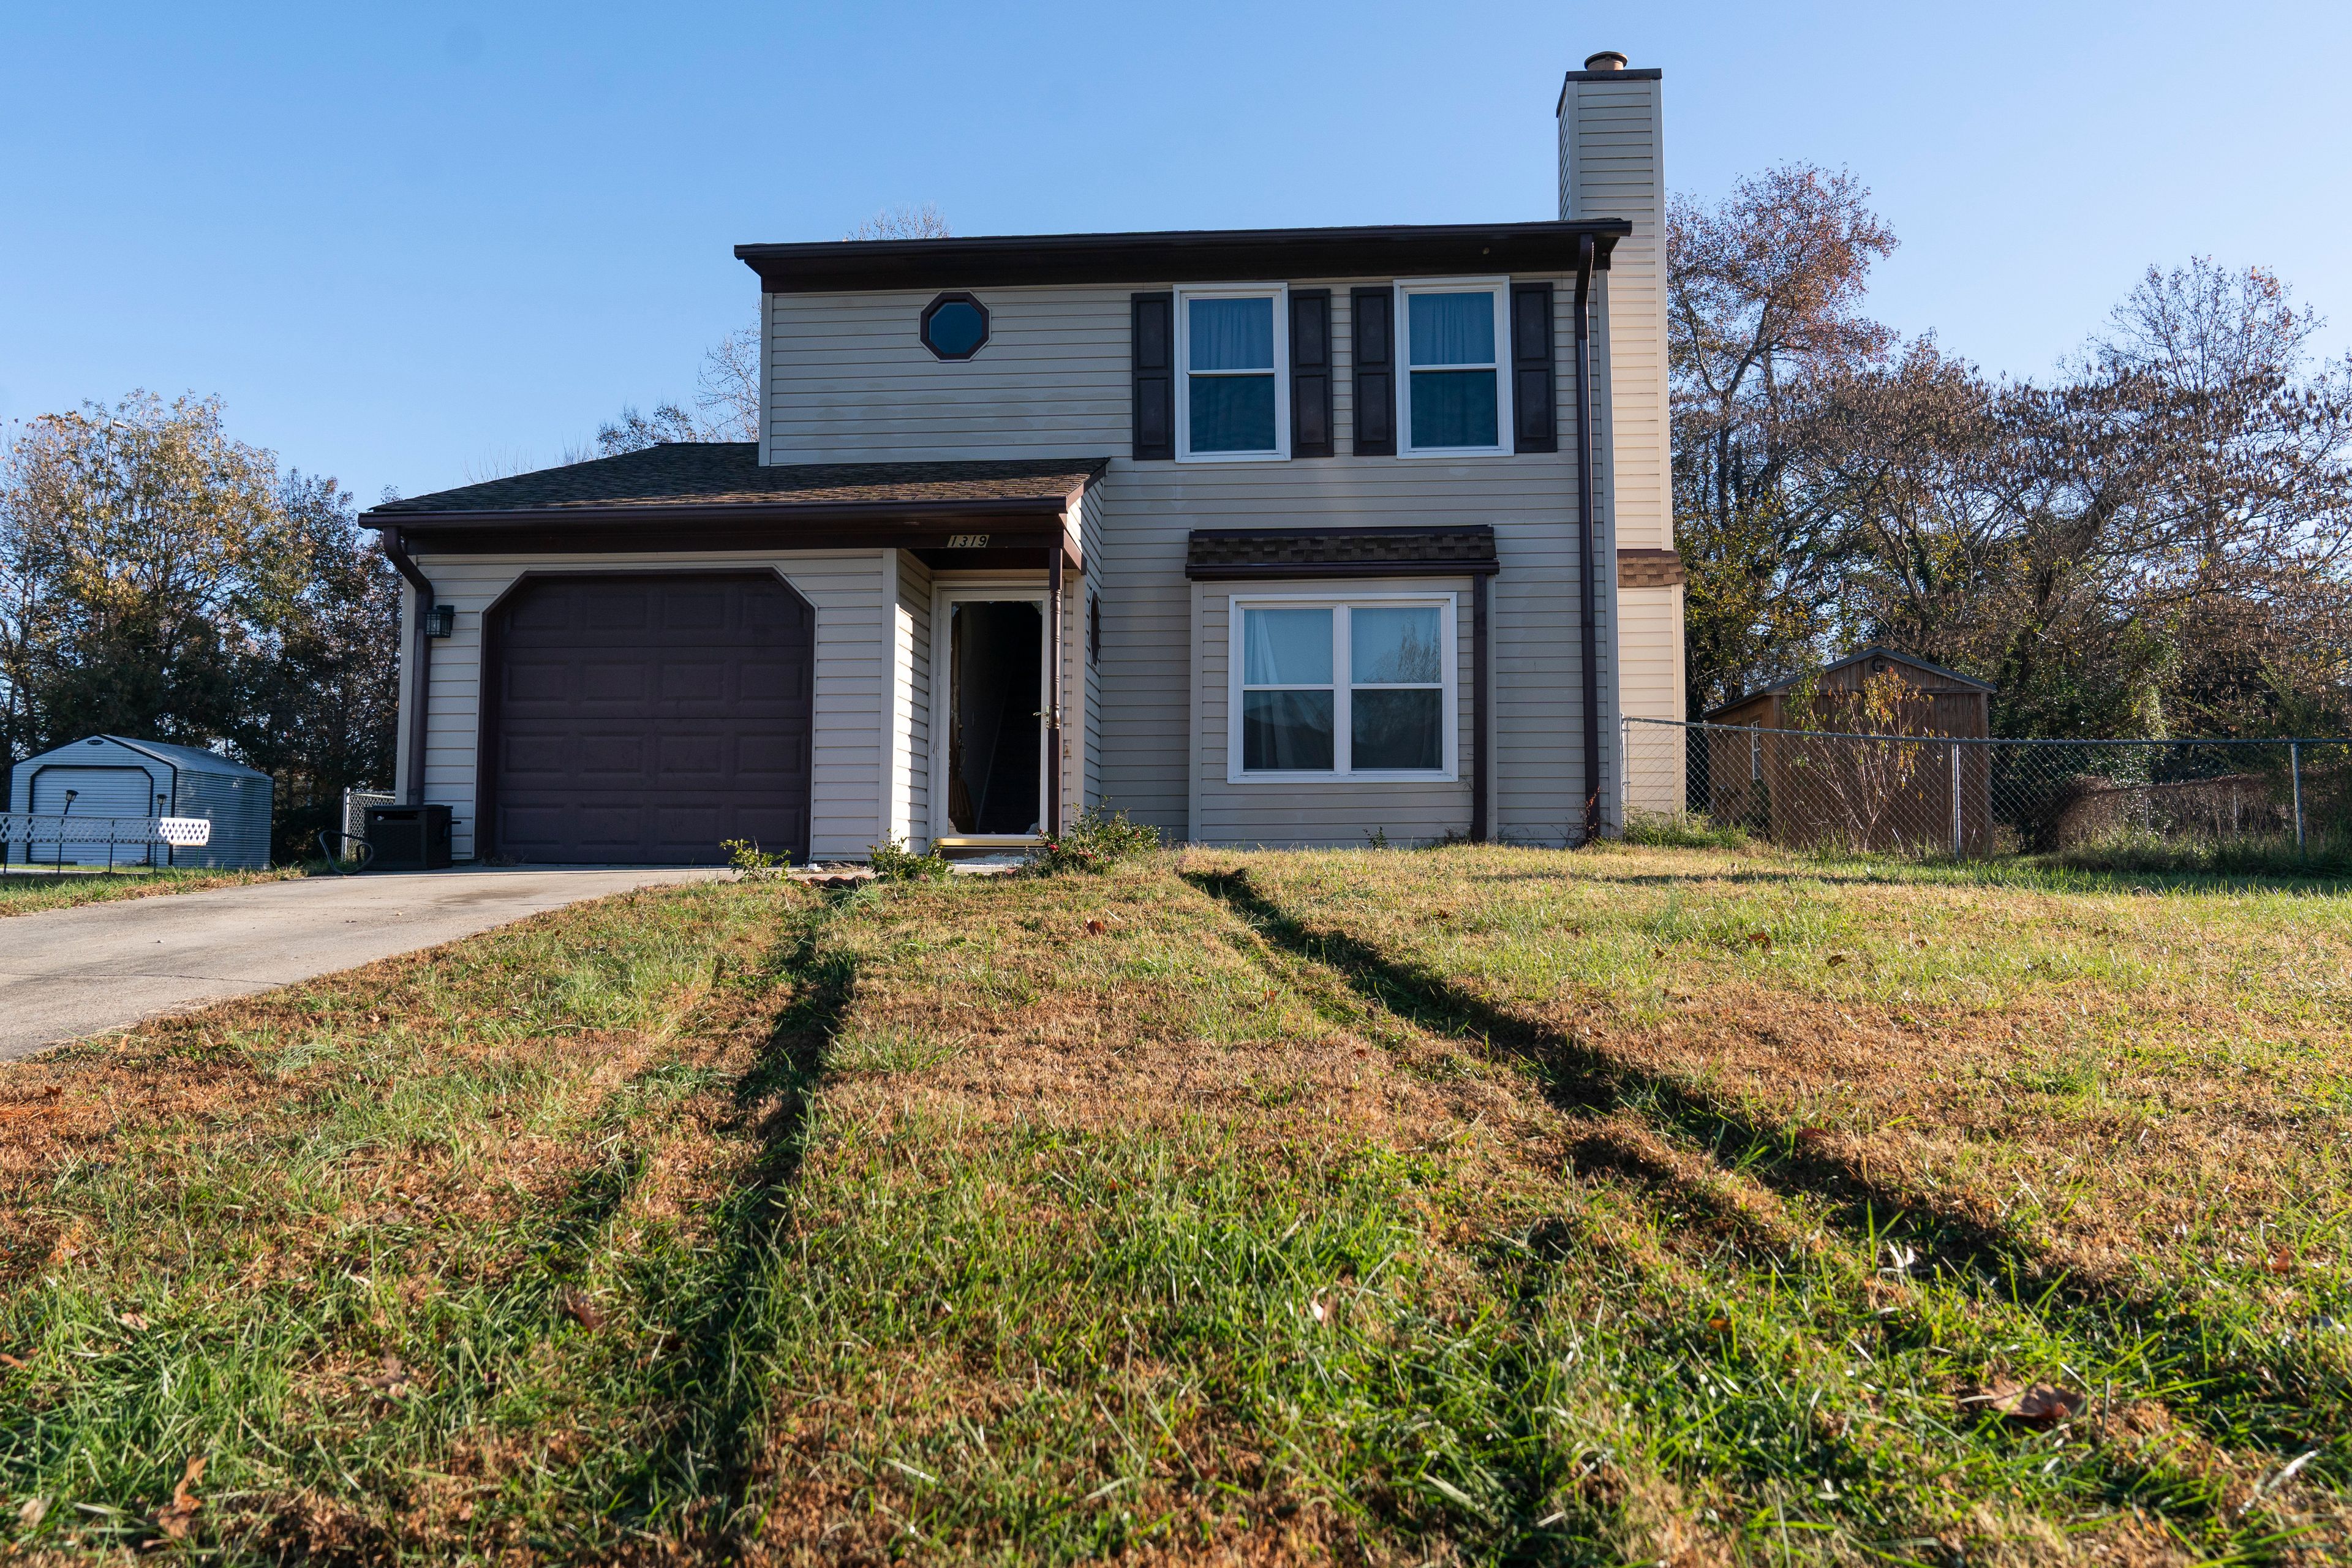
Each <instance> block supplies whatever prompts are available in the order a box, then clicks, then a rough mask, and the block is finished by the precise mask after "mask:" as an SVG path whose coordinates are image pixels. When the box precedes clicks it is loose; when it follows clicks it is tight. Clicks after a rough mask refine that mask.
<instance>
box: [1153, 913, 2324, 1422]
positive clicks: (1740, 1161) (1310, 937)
mask: <svg viewBox="0 0 2352 1568" xmlns="http://www.w3.org/2000/svg"><path fill="white" fill-rule="evenodd" d="M1183 876H1184V879H1185V880H1186V881H1188V882H1190V883H1192V886H1194V887H1195V888H1198V889H1201V890H1202V892H1204V893H1207V894H1208V895H1209V896H1210V897H1212V898H1214V899H1216V900H1219V901H1220V902H1222V903H1223V904H1224V905H1225V906H1226V907H1227V908H1229V909H1231V910H1233V911H1234V913H1235V914H1236V915H1238V916H1240V917H1241V918H1242V919H1243V920H1244V921H1246V922H1247V923H1248V924H1249V925H1250V927H1251V928H1252V929H1253V930H1255V931H1257V932H1258V933H1259V934H1260V935H1261V936H1263V937H1265V939H1266V940H1267V941H1268V942H1272V943H1274V944H1275V945H1276V946H1278V947H1280V948H1283V949H1285V950H1286V951H1287V952H1292V953H1295V954H1297V956H1299V957H1301V958H1304V959H1307V960H1308V961H1309V962H1312V963H1318V964H1319V965H1321V966H1323V967H1324V968H1325V969H1327V970H1328V971H1330V972H1331V973H1334V974H1336V975H1338V976H1339V978H1340V979H1341V980H1342V981H1344V982H1345V983H1346V984H1348V985H1349V987H1350V988H1352V989H1353V990H1354V991H1356V992H1357V993H1358V994H1360V995H1361V996H1363V997H1365V998H1366V999H1368V1000H1369V1001H1370V1002H1371V1003H1373V1004H1374V1005H1377V1006H1380V1007H1381V1008H1382V1009H1384V1010H1386V1011H1387V1012H1389V1013H1391V1014H1393V1015H1394V1016H1397V1017H1399V1018H1401V1019H1403V1020H1405V1021H1406V1022H1408V1023H1411V1024H1412V1025H1414V1026H1418V1027H1420V1028H1422V1029H1423V1030H1426V1031H1428V1032H1431V1033H1433V1034H1440V1035H1444V1036H1448V1037H1453V1038H1454V1039H1459V1040H1465V1041H1470V1042H1475V1043H1478V1044H1481V1045H1484V1046H1486V1047H1491V1048H1493V1049H1496V1050H1499V1051H1501V1052H1503V1053H1505V1054H1506V1055H1508V1056H1511V1057H1514V1058H1517V1059H1518V1060H1519V1061H1521V1062H1523V1063H1525V1064H1526V1065H1527V1066H1528V1067H1529V1068H1532V1069H1533V1070H1534V1071H1535V1072H1536V1073H1537V1074H1538V1076H1539V1078H1540V1080H1541V1081H1542V1083H1543V1085H1544V1087H1545V1089H1546V1090H1547V1094H1548V1098H1549V1099H1550V1100H1552V1102H1553V1103H1554V1104H1555V1105H1557V1106H1559V1108H1560V1109H1562V1110H1568V1111H1570V1112H1580V1113H1591V1114H1595V1115H1600V1116H1605V1115H1607V1114H1608V1113H1610V1112H1612V1111H1614V1110H1630V1111H1632V1112H1633V1113H1634V1114H1636V1115H1640V1116H1644V1117H1646V1118H1648V1119H1649V1120H1650V1121H1652V1122H1654V1123H1655V1124H1660V1125H1663V1126H1664V1127H1666V1128H1668V1129H1671V1130H1672V1131H1675V1132H1678V1133H1680V1134H1681V1135H1682V1136H1683V1137H1684V1138H1685V1139H1687V1140H1689V1141H1690V1142H1693V1143H1696V1145H1698V1146H1699V1147H1700V1148H1702V1149H1704V1150H1706V1152H1708V1154H1709V1155H1710V1156H1711V1157H1712V1158H1713V1159H1714V1160H1715V1161H1716V1162H1717V1163H1718V1164H1719V1165H1721V1166H1722V1167H1724V1168H1726V1169H1730V1170H1742V1171H1746V1172H1747V1173H1748V1174H1750V1175H1751V1176H1753V1177H1754V1178H1755V1179H1756V1180H1757V1181H1759V1182H1760V1183H1762V1184H1764V1185H1766V1186H1767V1187H1769V1188H1770V1189H1772V1190H1773V1191H1775V1192H1777V1193H1780V1194H1783V1195H1793V1194H1805V1195H1808V1196H1811V1197H1812V1198H1814V1199H1816V1200H1818V1201H1819V1202H1821V1203H1822V1205H1825V1207H1826V1210H1827V1214H1826V1216H1825V1217H1827V1218H1828V1219H1829V1220H1830V1222H1831V1223H1832V1224H1833V1225H1835V1226H1838V1227H1839V1228H1840V1229H1842V1230H1843V1231H1844V1232H1845V1233H1846V1235H1847V1236H1848V1237H1850V1238H1851V1239H1853V1240H1855V1241H1862V1240H1865V1239H1867V1240H1869V1241H1871V1242H1873V1243H1878V1242H1884V1241H1886V1240H1888V1239H1890V1238H1893V1237H1898V1236H1899V1237H1904V1238H1905V1239H1906V1240H1909V1241H1911V1242H1913V1243H1915V1244H1916V1246H1917V1248H1918V1250H1919V1251H1920V1252H1921V1253H1923V1254H1925V1255H1926V1256H1925V1258H1923V1260H1922V1261H1924V1262H1925V1263H1926V1264H1927V1266H1928V1267H1929V1268H1931V1269H1932V1270H1933V1271H1934V1274H1935V1275H1936V1276H1938V1277H1940V1278H1942V1279H1945V1280H1946V1281H1948V1283H1949V1284H1950V1285H1951V1286H1952V1287H1953V1288H1955V1289H1958V1290H1960V1291H1961V1292H1963V1293H1965V1294H1967V1295H1969V1296H1973V1297H1976V1298H1978V1299H1980V1300H1990V1301H1993V1302H1997V1303H2000V1304H2002V1305H2005V1306H2011V1307H2015V1308H2018V1309H2021V1310H2024V1311H2026V1312H2027V1313H2028V1314H2030V1315H2031V1316H2032V1317H2035V1318H2037V1319H2042V1320H2044V1321H2045V1325H2046V1326H2048V1327H2052V1328H2056V1327H2058V1326H2059V1325H2058V1323H2057V1322H2056V1321H2053V1320H2052V1310H2053V1309H2056V1310H2058V1311H2059V1312H2061V1313H2065V1314H2078V1315H2079V1316H2080V1318H2081V1319H2082V1320H2083V1321H2084V1330H2085V1331H2087V1332H2088V1333H2090V1334H2091V1335H2092V1337H2094V1338H2096V1339H2099V1340H2104V1341H2105V1342H2109V1343H2112V1344H2114V1345H2117V1346H2125V1347H2129V1346H2135V1345H2136V1346H2137V1347H2138V1351H2139V1352H2144V1353H2145V1356H2146V1358H2147V1364H2149V1365H2150V1366H2151V1368H2153V1367H2154V1366H2157V1365H2164V1366H2168V1368H2169V1369H2170V1370H2171V1373H2172V1374H2173V1375H2174V1376H2176V1377H2178V1378H2179V1382H2178V1383H2177V1384H2175V1386H2176V1388H2177V1389H2179V1391H2181V1392H2182V1393H2184V1394H2187V1395H2188V1397H2187V1400H2186V1402H2185V1403H2184V1404H2181V1405H2176V1406H2175V1413H2176V1414H2178V1415H2183V1416H2185V1417H2186V1418H2188V1419H2189V1421H2191V1422H2192V1423H2195V1424H2197V1425H2199V1426H2205V1427H2206V1428H2207V1429H2208V1430H2209V1432H2211V1433H2213V1434H2214V1436H2216V1437H2217V1438H2219V1437H2222V1436H2225V1435H2226V1436H2228V1437H2230V1438H2231V1439H2233V1440H2247V1439H2251V1440H2253V1441H2256V1442H2260V1443H2263V1444H2266V1445H2270V1446H2280V1445H2285V1444H2294V1443H2302V1442H2305V1441H2306V1440H2308V1439H2309V1438H2310V1437H2311V1436H2313V1434H2314V1432H2315V1430H2317V1429H2319V1428H2320V1427H2321V1426H2324V1424H2325V1423H2326V1421H2328V1420H2330V1419H2332V1418H2333V1417H2334V1415H2335V1414H2336V1413H2337V1412H2340V1411H2342V1410H2343V1409H2344V1408H2345V1406H2346V1394H2345V1392H2344V1390H2343V1385H2342V1384H2335V1385H2333V1386H2332V1387H2328V1388H2320V1387H2314V1386H2312V1385H2311V1384H2310V1383H2309V1381H2308V1379H2307V1378H2305V1376H2304V1375H2303V1374H2302V1373H2299V1372H2298V1371H2297V1370H2296V1369H2295V1368H2294V1366H2293V1365H2292V1364H2291V1363H2292V1362H2293V1357H2292V1355H2291V1354H2290V1352H2289V1351H2288V1349H2287V1348H2286V1345H2285V1343H2284V1342H2277V1343H2276V1344H2275V1345H2274V1346H2265V1347H2263V1348H2259V1349H2258V1348H2256V1347H2255V1346H2253V1345H2251V1344H2248V1343H2247V1342H2244V1341H2242V1340H2241V1341H2240V1342H2238V1343H2237V1344H2236V1345H2234V1346H2232V1345H2230V1344H2228V1343H2226V1342H2222V1341H2220V1340H2217V1339H2216V1338H2215V1336H2214V1335H2212V1334H2211V1333H2210V1331H2209V1327H2208V1325H2205V1324H2204V1323H2203V1322H2202V1321H2201V1319H2200V1307H2199V1304H2198V1303H2197V1302H2196V1301H2195V1300H2192V1299H2190V1298H2189V1296H2187V1295H2175V1294H2173V1293H2172V1292H2170V1291H2159V1292H2158V1293H2157V1294H2155V1295H2150V1294H2147V1293H2146V1292H2144V1291H2141V1290H2137V1289H2132V1288H2130V1287H2129V1286H2127V1285H2126V1284H2125V1283H2123V1282H2122V1281H2119V1280H2116V1279H2109V1278H2095V1277H2087V1276H2084V1275H2082V1274H2080V1273H2077V1272H2072V1271H2069V1270H2068V1269H2066V1268H2063V1266H2061V1265H2059V1264H2057V1263H2056V1262H2054V1261H2053V1259H2051V1258H2048V1257H2046V1256H2042V1255H2041V1254H2040V1253H2039V1252H2038V1250H2037V1249H2036V1248H2034V1247H2032V1244H2031V1243H2028V1242H2024V1241H2022V1240H2021V1239H2020V1238H2018V1237H2013V1236H2010V1235H2006V1234H2003V1233H2002V1232H2000V1231H1999V1230H1997V1229H1995V1228H1993V1227H1991V1226H1986V1225H1984V1224H1982V1223H1980V1222H1979V1221H1978V1220H1977V1219H1975V1218H1974V1217H1973V1216H1971V1215H1968V1214H1966V1213H1963V1212H1959V1211H1958V1210H1956V1209H1954V1208H1951V1207H1948V1206H1942V1205H1937V1204H1935V1203H1934V1202H1933V1201H1932V1200H1925V1199H1923V1198H1922V1197H1921V1196H1920V1194H1916V1193H1912V1192H1906V1191H1904V1190H1902V1189H1900V1188H1897V1187H1895V1186H1892V1185H1889V1184H1886V1183H1885V1182H1882V1181H1879V1180H1877V1179H1875V1178H1874V1177H1872V1176H1870V1175H1869V1174H1868V1173H1866V1172H1865V1171H1864V1170H1863V1169H1862V1168H1860V1167H1859V1166H1857V1165H1855V1164H1853V1163H1849V1162H1847V1161H1845V1160H1843V1159H1840V1158H1838V1157H1836V1156H1835V1155H1832V1154H1830V1153H1828V1152H1822V1151H1819V1150H1814V1149H1810V1148H1808V1147H1806V1146H1805V1144H1804V1143H1803V1142H1801V1141H1800V1140H1799V1138H1798V1132H1799V1131H1800V1129H1798V1128H1795V1127H1793V1126H1789V1125H1785V1124H1780V1123H1773V1122H1768V1121H1763V1120H1760V1119H1758V1118H1756V1117H1754V1116H1751V1115H1749V1114H1748V1112H1747V1111H1746V1110H1743V1109H1742V1108H1739V1107H1738V1106H1734V1105H1730V1104H1727V1103H1725V1102H1724V1101H1722V1100H1718V1099H1717V1098H1715V1097H1713V1096H1710V1095H1707V1094H1706V1093H1704V1092H1703V1091H1700V1090H1698V1089H1694V1088H1692V1087H1691V1086H1689V1085H1687V1084H1684V1083H1681V1082H1678V1081H1676V1080H1675V1079H1670V1078H1667V1077H1664V1076H1663V1075H1661V1074H1658V1073H1654V1072H1650V1071H1647V1070H1644V1069H1643V1068H1638V1067H1635V1066H1633V1064H1631V1063H1628V1062H1624V1061H1621V1060H1618V1059H1616V1058H1612V1057H1610V1056H1609V1055H1607V1054H1606V1053H1605V1052H1603V1051H1601V1049H1599V1048H1597V1047H1594V1046H1592V1045H1591V1044H1589V1043H1587V1042H1586V1041H1584V1040H1582V1039H1580V1038H1577V1037H1574V1036H1572V1035H1568V1034H1563V1033H1562V1032H1560V1031H1559V1030H1558V1029H1556V1028H1553V1027H1551V1026H1549V1025H1546V1024H1544V1023H1541V1022H1539V1021H1538V1020H1536V1019H1532V1018H1529V1017H1527V1016H1522V1015H1520V1014H1517V1013H1514V1012H1512V1011H1510V1010H1508V1009H1507V1008H1504V1007H1499V1006H1497V1005H1495V1004H1493V1003H1491V1002H1489V1001H1487V1000H1486V999H1485V998H1483V997H1481V996H1479V995H1477V994H1475V993H1474V992H1472V991H1470V990H1469V989H1468V988H1467V987H1465V986H1464V985H1462V984H1459V983H1457V982H1456V981H1454V979H1452V978H1451V977H1450V976H1447V975H1445V974H1443V973H1437V972H1435V971H1433V970H1430V969H1428V968H1425V967H1423V966H1422V965H1419V964H1416V963H1410V962H1407V961H1405V960H1402V959H1399V958H1396V957H1394V956H1391V954H1389V953H1386V952H1382V951H1381V949H1380V948H1378V947H1377V946H1375V945H1373V944H1372V943H1370V942H1366V941H1364V940H1362V939H1361V938H1360V937H1356V936H1351V935H1349V933H1347V932H1345V931H1337V930H1334V929H1332V928H1330V927H1328V926H1310V925H1308V924H1307V922H1305V921H1302V920H1300V919H1299V918H1298V917H1297V915H1294V914H1292V913H1291V912H1290V911H1288V910H1285V909H1283V908H1282V907H1281V906H1280V905H1278V904H1276V903H1275V902H1274V901H1273V900H1270V899H1268V898H1267V897H1266V896H1265V894H1264V893H1262V892H1260V891H1259V890H1258V889H1256V888H1255V886H1253V885H1252V883H1251V881H1250V879H1249V874H1248V873H1247V872H1246V871H1243V870H1233V871H1222V872H1218V871H1190V872H1185V873H1183ZM1573 1157H1574V1158H1575V1159H1576V1160H1577V1162H1578V1163H1580V1164H1588V1165H1607V1166H1611V1167H1612V1168H1614V1169H1616V1170H1618V1171H1619V1172H1621V1173H1623V1174H1626V1175H1629V1176H1632V1177H1633V1178H1634V1179H1636V1180H1639V1181H1643V1182H1645V1183H1649V1184H1657V1185H1663V1186H1670V1187H1671V1189H1672V1190H1673V1192H1674V1194H1675V1201H1676V1202H1677V1203H1678V1204H1683V1205H1688V1207H1689V1208H1690V1209H1691V1210H1692V1211H1694V1212H1696V1213H1700V1214H1705V1215H1707V1216H1708V1217H1709V1219H1710V1220H1711V1221H1713V1222H1714V1223H1717V1225H1719V1226H1724V1227H1725V1228H1743V1227H1744V1226H1745V1223H1746V1222H1745V1221H1744V1220H1743V1219H1742V1218H1741V1216H1738V1215H1735V1214H1734V1213H1732V1212H1731V1211H1730V1210H1729V1208H1728V1206H1727V1205H1724V1204H1722V1203H1721V1201H1720V1200H1719V1198H1718V1197H1717V1195H1716V1194H1711V1193H1709V1192H1706V1191H1705V1190H1704V1189H1703V1188H1702V1187H1700V1186H1699V1185H1698V1184H1693V1183H1691V1182H1689V1181H1688V1180H1686V1179H1685V1177H1683V1176H1682V1175H1680V1174H1679V1173H1675V1172H1674V1171H1672V1170H1671V1169H1668V1168H1666V1167H1664V1165H1662V1164H1660V1163H1657V1162H1655V1161H1654V1160H1652V1159H1650V1158H1649V1157H1647V1156H1646V1155H1644V1154H1643V1153H1642V1152H1640V1151H1638V1150H1633V1149H1628V1148H1626V1147H1624V1146H1623V1145H1622V1143H1618V1142H1616V1141H1614V1140H1612V1139H1611V1138H1610V1137H1609V1136H1608V1135H1607V1133H1606V1132H1605V1131H1604V1132H1602V1133H1601V1134H1600V1135H1598V1136H1596V1137H1593V1138H1588V1139H1586V1140H1584V1141H1583V1142H1580V1144H1579V1146H1578V1147H1577V1148H1576V1149H1575V1151H1574V1152H1573ZM1756 1239H1758V1240H1759V1241H1763V1240H1766V1239H1767V1238H1765V1237H1760V1236H1759V1237H1756ZM2154 1381H2156V1382H2161V1381H2164V1380H2163V1379H2161V1378H2157V1379H2154ZM2297 1388H2300V1389H2302V1391H2303V1393H2304V1395H2305V1397H2304V1399H2303V1400H2302V1401H2301V1402H2295V1401H2288V1402H2285V1403H2281V1393H2282V1391H2283V1390H2289V1389H2297ZM2192 1390H2193V1392H2190V1391H2192Z"/></svg>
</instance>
